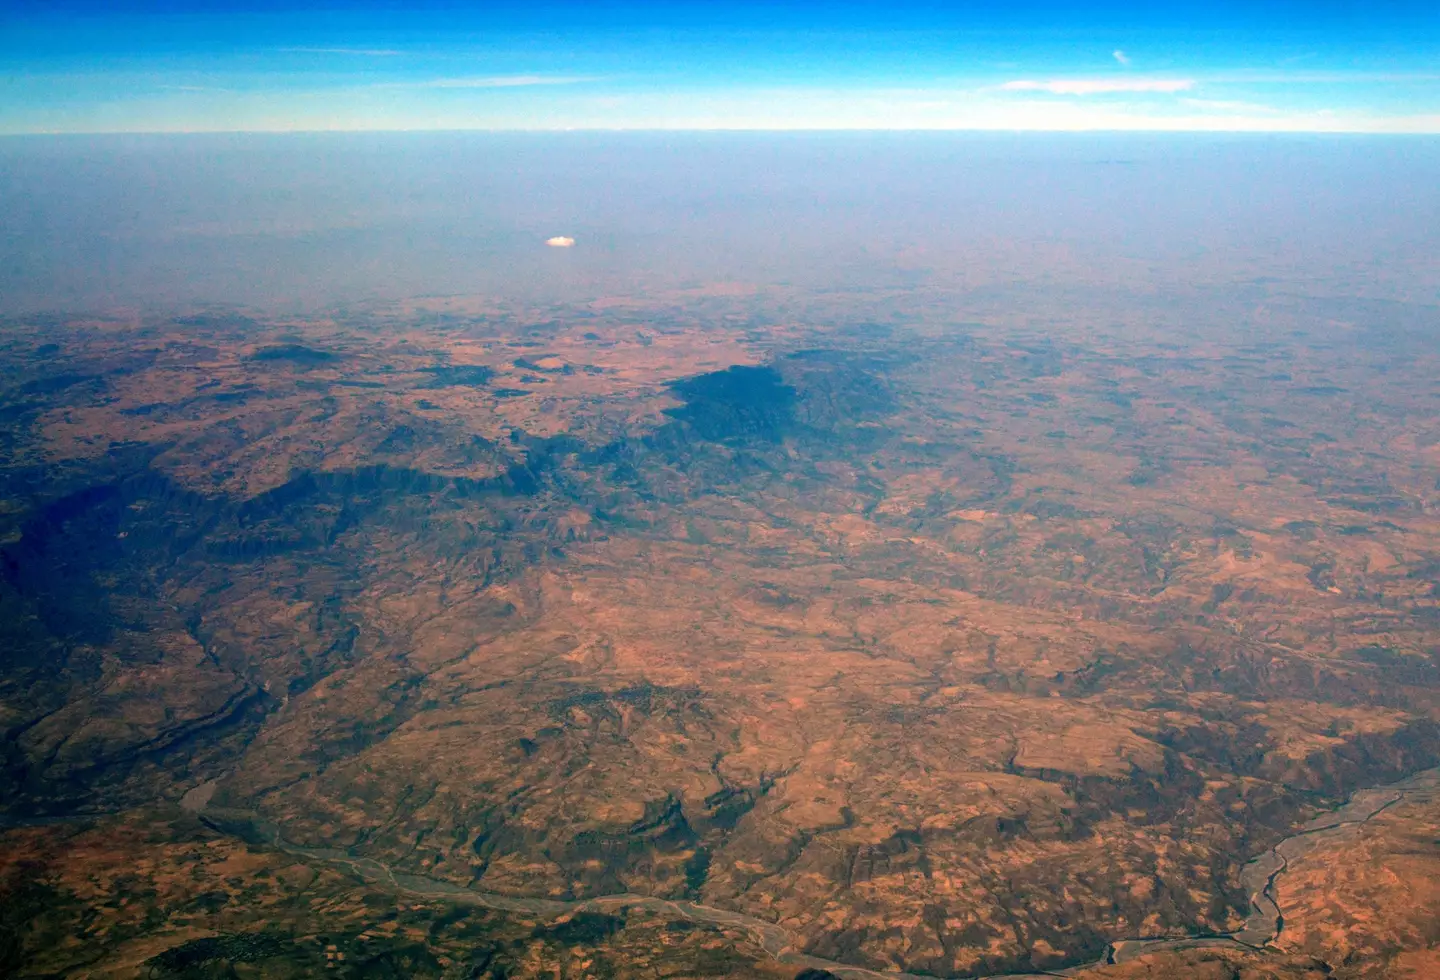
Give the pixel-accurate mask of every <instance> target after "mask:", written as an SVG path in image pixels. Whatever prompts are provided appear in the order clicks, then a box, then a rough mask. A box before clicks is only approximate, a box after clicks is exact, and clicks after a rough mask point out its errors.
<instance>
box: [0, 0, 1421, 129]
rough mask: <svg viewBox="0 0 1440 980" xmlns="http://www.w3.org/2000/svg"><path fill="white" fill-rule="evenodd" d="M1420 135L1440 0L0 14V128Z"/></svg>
mask: <svg viewBox="0 0 1440 980" xmlns="http://www.w3.org/2000/svg"><path fill="white" fill-rule="evenodd" d="M570 128H601V129H895V128H899V129H1001V130H1015V129H1019V130H1027V129H1033V130H1075V129H1079V130H1095V129H1100V130H1110V129H1120V130H1227V131H1228V130H1256V131H1277V132H1283V131H1306V132H1327V131H1341V132H1432V133H1433V132H1440V2H1434V0H1432V2H1429V3H1423V4H1422V3H1384V2H1375V3H1368V4H1364V3H1324V2H1321V3H1315V2H1309V3H1298V2H1291V3H1263V2H1262V3H1253V2H1252V3H1228V4H1225V3H1221V4H1216V3H1207V4H1188V5H1187V4H1183V3H1182V4H1179V5H1176V4H1155V3H1145V4H1139V3H1098V4H1085V5H1078V4H1058V3H1047V2H1036V3H1026V2H1023V0H1021V2H1012V3H1003V4H993V3H991V4H965V3H904V2H900V3H895V4H888V5H882V4H878V3H865V4H861V3H848V4H823V5H817V4H762V3H735V2H731V3H685V2H672V3H664V4H659V3H643V2H631V3H619V4H616V3H603V2H601V3H586V4H578V3H552V2H545V0H536V2H532V3H523V4H522V3H503V4H488V3H487V4H463V3H456V2H428V3H427V2H421V3H419V4H413V3H412V4H401V3H384V2H368V3H344V2H333V0H332V2H328V3H312V4H307V5H304V6H299V5H295V4H291V3H281V2H249V3H222V4H208V5H200V4H186V3H177V2H149V3H125V2H124V0H119V2H114V3H105V4H101V3H94V2H89V0H78V2H69V3H67V2H64V0H59V2H48V0H47V2H29V0H22V2H16V0H0V133H29V132H173V131H217V130H218V131H232V130H267V131H274V130H281V131H283V130H370V129H383V130H416V129H421V130H423V129H570Z"/></svg>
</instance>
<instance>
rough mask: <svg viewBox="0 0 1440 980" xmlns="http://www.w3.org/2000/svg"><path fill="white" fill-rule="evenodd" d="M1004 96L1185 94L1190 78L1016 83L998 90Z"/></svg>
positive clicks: (1027, 81) (1191, 86)
mask: <svg viewBox="0 0 1440 980" xmlns="http://www.w3.org/2000/svg"><path fill="white" fill-rule="evenodd" d="M1000 87H1001V88H1002V89H1004V90H1005V91H1007V92H1049V93H1050V94H1051V95H1106V94H1109V93H1111V92H1163V93H1175V92H1187V91H1189V90H1190V89H1192V88H1194V87H1195V80H1194V79H1191V78H1051V79H1045V80H1036V79H1023V78H1022V79H1019V80H1017V81H1013V82H1006V83H1005V84H1004V85H1001V86H1000Z"/></svg>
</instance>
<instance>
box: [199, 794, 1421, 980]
mask: <svg viewBox="0 0 1440 980" xmlns="http://www.w3.org/2000/svg"><path fill="white" fill-rule="evenodd" d="M215 785H216V781H213V780H212V781H211V782H209V783H204V784H202V785H200V786H197V787H195V788H194V789H192V790H191V791H190V792H188V793H186V794H185V797H184V798H183V799H182V800H181V806H182V807H184V808H185V809H186V810H188V811H190V812H192V813H195V814H197V815H201V814H210V815H212V816H214V817H217V818H220V819H221V820H222V821H223V819H224V818H225V817H226V816H230V817H234V818H240V819H243V820H245V821H247V822H248V823H249V824H250V825H251V826H254V827H256V828H257V829H259V830H261V832H262V833H263V834H264V835H265V836H267V837H268V838H269V839H270V843H271V844H272V845H273V846H274V847H276V848H278V849H280V850H283V851H285V852H286V853H289V854H293V855H295V856H296V857H299V858H302V859H304V860H307V861H319V862H324V863H326V864H330V865H335V866H339V867H343V868H346V869H348V870H349V871H350V872H351V873H353V874H355V875H357V876H358V877H360V878H361V879H363V880H365V881H367V882H369V883H371V884H376V885H379V886H381V887H382V888H386V889H390V890H393V891H396V892H401V893H405V894H410V895H418V896H422V897H425V898H439V899H444V900H447V901H452V902H458V903H464V904H470V905H477V906H481V907H483V908H489V909H497V910H500V911H506V912H519V913H522V914H525V915H531V916H537V917H540V918H554V917H557V916H560V915H564V914H566V913H569V912H577V911H592V912H607V911H618V910H620V909H646V910H649V911H653V912H658V913H660V914H663V915H671V916H675V917H677V918H682V919H689V920H691V921H693V922H705V923H713V924H716V925H722V926H730V927H732V928H738V929H743V930H744V931H746V932H748V933H749V934H750V936H751V937H752V938H753V939H754V940H755V942H756V943H758V944H759V945H760V946H761V947H762V948H763V949H764V950H765V952H766V953H768V954H769V955H770V956H772V957H774V958H775V959H776V960H777V961H779V962H781V963H785V964H788V965H793V966H795V967H799V968H803V967H814V968H816V969H821V970H828V971H829V972H830V973H833V974H835V975H836V976H839V977H842V978H844V980H934V978H933V977H920V976H917V975H915V974H911V973H888V972H886V973H882V972H879V971H875V970H867V969H865V968H863V967H858V966H851V965H849V964H846V963H836V962H834V961H831V960H824V959H820V958H819V957H815V956H809V955H807V954H805V953H802V952H800V951H799V950H797V949H795V946H794V939H793V937H792V935H791V934H790V932H789V931H788V930H786V929H785V928H784V927H783V926H780V925H777V924H776V923H774V922H766V921H765V920H763V919H757V918H755V917H753V916H749V915H744V914H742V913H740V912H731V911H728V910H726V909H718V908H713V907H711V906H708V905H700V904H698V903H696V902H684V901H672V900H669V899H663V898H653V897H651V896H648V895H630V894H624V895H606V896H603V897H600V898H592V899H585V900H580V901H557V900H554V899H544V898H518V897H515V896H511V895H500V894H496V893H494V892H483V891H477V890H475V889H472V888H467V887H465V886H463V885H457V884H454V883H452V882H448V881H441V880H439V879H435V878H427V877H423V876H420V875H413V874H409V873H406V872H402V871H396V870H395V869H393V868H391V867H389V866H387V865H384V864H381V863H380V862H379V861H375V860H373V859H371V858H363V857H354V856H352V855H349V854H347V853H345V852H344V851H340V850H334V849H330V848H321V847H301V846H300V845H298V844H293V843H291V842H289V841H287V840H285V839H284V836H283V834H282V833H281V832H280V828H279V827H278V826H276V825H274V824H270V823H265V822H259V821H256V820H255V819H254V815H253V814H250V813H247V812H242V811H229V810H221V809H219V808H214V807H211V806H210V805H209V804H210V798H211V797H212V796H213V795H214V791H215ZM1437 791H1440V768H1435V769H1427V770H1425V771H1423V772H1419V773H1416V774H1414V775H1412V776H1410V777H1408V778H1406V779H1403V780H1401V781H1400V782H1397V783H1391V784H1390V785H1388V786H1380V787H1376V788H1374V789H1366V790H1361V791H1359V792H1357V793H1356V794H1355V795H1354V796H1352V797H1351V798H1350V800H1349V802H1347V803H1346V804H1345V805H1344V806H1341V807H1339V808H1338V809H1335V810H1331V811H1329V812H1327V813H1323V814H1321V815H1319V816H1317V817H1315V818H1314V819H1313V820H1310V821H1309V822H1308V823H1306V824H1304V825H1303V826H1302V827H1301V828H1300V829H1299V830H1298V831H1296V832H1295V833H1294V834H1292V835H1291V836H1289V837H1286V838H1285V839H1284V840H1282V841H1280V842H1279V843H1278V844H1276V845H1275V846H1274V847H1272V848H1270V849H1269V850H1268V851H1266V852H1265V853H1263V854H1261V855H1260V856H1259V857H1257V858H1255V859H1254V860H1253V861H1251V862H1250V863H1249V864H1247V865H1246V866H1245V869H1244V871H1243V873H1242V878H1241V881H1242V883H1243V884H1244V886H1245V889H1246V891H1248V892H1249V893H1250V916H1249V918H1247V919H1246V920H1245V925H1244V927H1243V928H1242V929H1240V930H1238V931H1237V932H1233V933H1228V934H1223V935H1211V936H1153V937H1137V938H1132V939H1118V940H1116V941H1114V942H1113V943H1111V944H1110V946H1109V947H1108V948H1107V949H1106V950H1105V954H1104V955H1103V956H1102V957H1101V958H1100V959H1099V960H1097V961H1096V962H1094V963H1087V964H1082V965H1080V966H1074V967H1069V968H1067V969H1063V970H1055V971H1041V972H1032V973H1006V974H994V975H992V976H990V977H983V978H975V980H1003V978H1008V980H1024V978H1039V977H1068V976H1073V975H1075V974H1076V973H1079V972H1081V971H1082V970H1086V969H1090V968H1091V967H1095V966H1100V965H1104V964H1107V963H1123V962H1125V961H1126V960H1131V959H1134V958H1135V957H1137V956H1140V955H1142V954H1145V953H1153V952H1158V951H1161V950H1178V949H1195V948H1198V947H1222V948H1232V949H1257V948H1260V947H1263V946H1265V945H1267V944H1269V943H1273V942H1274V941H1275V940H1276V939H1277V938H1278V937H1279V935H1280V931H1281V930H1282V929H1283V928H1284V918H1283V917H1282V916H1281V914H1280V906H1279V903H1278V901H1277V899H1276V883H1277V880H1278V879H1279V878H1280V877H1281V876H1282V875H1283V874H1284V873H1285V869H1286V868H1287V867H1288V866H1289V863H1290V862H1291V861H1293V860H1295V859H1296V858H1298V857H1300V856H1301V855H1303V854H1307V853H1309V852H1310V851H1312V850H1314V849H1316V848H1318V847H1321V846H1335V845H1338V844H1343V842H1344V840H1345V839H1346V838H1347V837H1348V836H1349V835H1351V834H1353V833H1354V832H1355V830H1356V829H1357V828H1358V827H1360V826H1361V825H1363V824H1364V823H1366V822H1367V821H1368V820H1370V819H1372V818H1373V817H1375V816H1377V815H1378V814H1380V813H1383V812H1384V811H1385V810H1387V809H1389V808H1390V807H1392V806H1394V805H1395V804H1396V803H1399V802H1400V801H1401V800H1404V799H1406V798H1407V797H1410V796H1416V795H1430V794H1435V793H1437Z"/></svg>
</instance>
